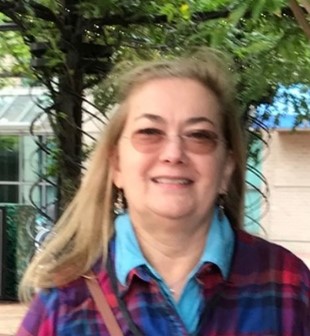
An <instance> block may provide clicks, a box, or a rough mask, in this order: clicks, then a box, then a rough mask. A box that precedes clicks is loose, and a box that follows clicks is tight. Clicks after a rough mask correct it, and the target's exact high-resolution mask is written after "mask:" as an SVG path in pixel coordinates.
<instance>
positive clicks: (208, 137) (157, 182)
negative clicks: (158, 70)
mask: <svg viewBox="0 0 310 336" xmlns="http://www.w3.org/2000/svg"><path fill="white" fill-rule="evenodd" d="M126 108H127V109H128V116H127V120H126V123H125V126H124V130H123V132H122V135H121V138H120V140H119V143H118V147H117V152H116V153H115V157H114V159H115V160H114V183H115V185H116V186H117V187H118V188H122V189H123V190H124V193H125V196H126V199H127V203H128V209H129V212H130V215H131V218H133V221H135V220H137V221H139V219H142V220H143V219H146V218H149V219H151V218H155V219H160V218H165V219H173V220H181V219H186V220H190V221H198V222H199V221H205V220H208V219H210V216H211V215H212V213H213V208H214V203H215V200H216V198H217V196H218V194H219V193H222V192H225V191H226V190H227V185H228V182H229V179H230V176H231V173H232V171H233V167H234V163H233V159H232V156H231V154H230V153H229V152H228V150H227V149H226V146H225V142H224V141H223V140H224V139H223V134H222V127H221V116H220V112H219V105H218V101H217V98H216V96H215V95H214V94H213V93H212V92H211V91H209V90H208V89H206V88H205V87H204V86H203V85H202V84H201V83H200V82H198V81H195V80H192V79H180V78H165V79H154V80H151V81H149V82H147V83H145V84H143V85H142V86H139V87H138V88H136V89H135V90H134V91H133V92H132V94H131V95H130V97H129V99H128V100H127V102H126ZM217 139H218V140H217Z"/></svg>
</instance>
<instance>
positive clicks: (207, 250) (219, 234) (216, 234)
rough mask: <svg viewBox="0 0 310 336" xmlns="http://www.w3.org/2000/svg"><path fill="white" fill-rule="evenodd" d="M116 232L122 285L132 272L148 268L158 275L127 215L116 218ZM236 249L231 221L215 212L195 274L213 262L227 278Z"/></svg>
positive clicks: (118, 268) (118, 267) (119, 275)
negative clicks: (144, 252)
mask: <svg viewBox="0 0 310 336" xmlns="http://www.w3.org/2000/svg"><path fill="white" fill-rule="evenodd" d="M115 232H116V237H115V269H116V276H117V279H118V280H119V282H120V283H121V284H122V285H126V280H127V276H128V274H129V272H130V271H131V270H133V269H136V268H137V267H139V266H143V265H145V266H147V267H148V268H149V269H150V270H151V271H152V273H154V270H153V268H152V267H151V265H150V264H149V263H148V261H147V260H146V259H145V257H144V255H143V253H142V251H141V249H140V246H139V243H138V240H137V238H136V234H135V232H134V229H133V226H132V224H131V221H130V218H129V215H128V214H127V213H125V214H122V215H119V216H117V218H116V219H115ZM233 246H234V234H233V230H232V228H231V226H230V224H229V221H228V219H227V218H226V217H224V218H223V220H221V221H219V219H218V214H217V210H216V211H214V215H213V220H212V223H211V226H210V229H209V232H208V236H207V240H206V244H205V247H204V251H203V253H202V256H201V258H200V261H199V263H198V265H197V267H195V269H194V271H193V272H194V273H196V272H197V271H198V269H199V268H200V266H201V265H203V264H204V263H206V262H210V263H214V264H216V265H217V266H218V267H219V269H220V271H221V273H222V275H223V277H224V278H225V279H226V278H227V277H228V274H229V269H230V264H231V259H232V254H233Z"/></svg>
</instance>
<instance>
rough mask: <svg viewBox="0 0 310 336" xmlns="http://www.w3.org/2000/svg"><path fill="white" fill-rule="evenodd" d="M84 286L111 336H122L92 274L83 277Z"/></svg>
mask: <svg viewBox="0 0 310 336" xmlns="http://www.w3.org/2000/svg"><path fill="white" fill-rule="evenodd" d="M84 278H85V281H86V285H87V287H88V289H89V291H90V294H91V295H92V297H93V299H94V301H95V304H96V306H97V308H98V310H99V312H100V314H101V316H102V319H103V321H104V323H105V325H106V327H107V329H108V331H109V333H110V335H112V336H123V332H122V330H121V328H120V326H119V325H118V322H117V321H116V318H115V316H114V314H113V312H112V310H111V308H110V306H109V304H108V301H107V299H106V297H105V295H104V293H103V291H102V289H101V288H100V286H99V284H98V281H97V278H96V277H95V275H94V274H93V273H88V274H87V275H84Z"/></svg>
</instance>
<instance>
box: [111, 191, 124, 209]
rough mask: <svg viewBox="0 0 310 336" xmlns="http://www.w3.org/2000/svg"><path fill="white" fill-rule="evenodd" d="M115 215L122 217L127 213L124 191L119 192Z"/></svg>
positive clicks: (115, 203)
mask: <svg viewBox="0 0 310 336" xmlns="http://www.w3.org/2000/svg"><path fill="white" fill-rule="evenodd" d="M113 211H114V213H115V215H121V214H123V213H124V212H125V205H124V195H123V192H122V189H118V190H117V197H116V200H115V201H114V210H113Z"/></svg>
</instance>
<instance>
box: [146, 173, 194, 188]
mask: <svg viewBox="0 0 310 336" xmlns="http://www.w3.org/2000/svg"><path fill="white" fill-rule="evenodd" d="M151 181H152V182H154V183H156V184H160V185H167V186H168V185H175V186H188V185H191V184H192V183H193V182H194V181H193V180H192V179H191V178H188V177H185V176H168V175H161V176H154V177H152V178H151Z"/></svg>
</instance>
